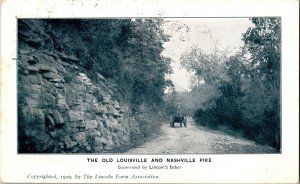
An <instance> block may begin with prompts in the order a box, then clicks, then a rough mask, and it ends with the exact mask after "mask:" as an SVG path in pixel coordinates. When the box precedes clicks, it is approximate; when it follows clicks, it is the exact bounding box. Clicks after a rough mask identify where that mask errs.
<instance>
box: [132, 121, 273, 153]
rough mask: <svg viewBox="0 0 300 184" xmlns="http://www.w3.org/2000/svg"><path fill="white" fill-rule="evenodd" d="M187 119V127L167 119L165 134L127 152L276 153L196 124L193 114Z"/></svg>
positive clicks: (268, 148) (271, 149) (267, 148)
mask: <svg viewBox="0 0 300 184" xmlns="http://www.w3.org/2000/svg"><path fill="white" fill-rule="evenodd" d="M187 122H188V123H187V125H188V126H187V128H184V127H182V128H180V127H179V123H176V124H175V127H174V128H171V127H170V125H169V123H167V122H166V123H165V124H164V125H163V127H162V134H161V135H159V136H157V137H156V138H154V139H152V140H151V141H149V142H146V143H145V144H143V145H141V146H139V147H137V148H132V149H130V150H129V151H128V152H126V154H200V153H204V154H206V153H219V154H227V153H233V154H234V153H236V154H238V153H275V150H274V149H273V148H271V147H268V146H262V145H258V144H256V143H255V142H253V141H249V140H245V139H241V138H236V137H233V136H230V135H227V134H225V133H223V132H221V131H215V130H210V129H207V128H204V127H199V126H196V124H195V122H194V121H193V119H192V118H190V117H189V118H188V121H187Z"/></svg>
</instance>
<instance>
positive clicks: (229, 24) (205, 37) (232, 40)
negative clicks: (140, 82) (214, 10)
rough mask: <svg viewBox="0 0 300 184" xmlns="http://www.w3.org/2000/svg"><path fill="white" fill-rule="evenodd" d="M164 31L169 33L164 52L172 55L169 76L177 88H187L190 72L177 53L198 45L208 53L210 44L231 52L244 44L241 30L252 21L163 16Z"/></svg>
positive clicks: (169, 55) (243, 31) (188, 89)
mask: <svg viewBox="0 0 300 184" xmlns="http://www.w3.org/2000/svg"><path fill="white" fill-rule="evenodd" d="M165 21H166V23H165V24H164V31H165V32H166V33H167V34H169V35H170V36H171V38H170V40H169V41H168V42H166V43H165V44H164V47H165V50H164V51H163V55H164V56H167V57H170V58H171V59H172V61H173V62H172V64H171V66H172V68H173V74H171V75H169V76H168V77H169V78H170V79H171V80H172V81H173V83H174V85H175V89H176V90H177V91H185V90H187V91H190V90H191V89H190V85H189V81H190V77H191V76H192V74H191V73H190V72H187V71H186V69H184V68H182V67H181V66H180V57H181V55H182V54H183V53H184V52H186V51H187V50H189V49H191V47H194V46H197V47H199V48H201V49H202V50H204V51H206V52H207V53H211V52H213V48H214V47H217V48H218V49H219V50H222V51H227V52H228V53H230V54H234V53H235V52H236V51H237V50H238V48H239V47H242V46H243V44H244V43H243V41H242V34H243V33H245V32H246V30H247V29H248V28H249V27H252V26H253V23H252V22H251V21H250V20H249V18H180V19H178V18H173V19H165Z"/></svg>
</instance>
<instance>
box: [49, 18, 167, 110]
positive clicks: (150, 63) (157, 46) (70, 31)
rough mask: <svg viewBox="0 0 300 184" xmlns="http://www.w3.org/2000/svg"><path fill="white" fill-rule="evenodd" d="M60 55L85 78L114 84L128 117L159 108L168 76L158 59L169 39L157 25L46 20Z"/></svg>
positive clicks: (158, 21) (136, 21) (144, 21)
mask: <svg viewBox="0 0 300 184" xmlns="http://www.w3.org/2000/svg"><path fill="white" fill-rule="evenodd" d="M45 21H46V22H47V26H48V27H49V30H51V32H52V33H53V32H54V33H55V37H56V38H57V40H61V42H62V43H60V44H59V45H64V50H67V52H69V53H68V54H74V55H75V56H77V57H78V58H79V59H80V63H79V64H80V65H81V66H83V67H84V68H85V69H86V70H87V72H86V73H88V74H89V75H90V77H92V78H93V79H94V80H97V75H96V74H97V73H100V74H101V75H103V76H104V77H106V78H109V79H111V80H113V81H115V82H116V83H117V84H118V89H119V93H118V94H119V98H121V99H122V100H123V101H125V102H127V103H129V104H130V107H132V112H133V113H138V112H139V111H141V109H143V108H144V107H145V106H147V107H150V106H151V107H155V106H160V105H161V103H162V97H163V95H164V89H165V87H166V86H167V85H168V82H167V81H166V80H165V75H166V74H167V73H170V72H171V68H170V59H169V58H165V57H163V56H162V55H161V52H162V50H163V47H162V45H163V43H164V42H166V41H168V36H167V35H166V34H165V33H164V32H163V29H162V28H161V26H162V24H163V20H162V19H50V20H49V19H48V20H45Z"/></svg>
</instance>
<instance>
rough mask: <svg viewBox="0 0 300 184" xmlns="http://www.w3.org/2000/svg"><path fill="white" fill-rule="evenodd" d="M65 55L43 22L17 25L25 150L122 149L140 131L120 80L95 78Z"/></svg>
mask: <svg viewBox="0 0 300 184" xmlns="http://www.w3.org/2000/svg"><path fill="white" fill-rule="evenodd" d="M79 62H80V61H79V59H78V58H77V57H76V56H73V55H68V54H65V52H64V49H63V48H62V46H61V45H59V43H58V42H57V40H56V38H55V36H53V34H52V33H51V32H49V30H47V29H46V28H45V26H44V25H43V23H42V22H38V21H30V20H22V21H20V20H19V24H18V132H19V137H18V146H19V152H20V153H28V152H55V153H64V152H65V153H85V152H97V153H101V152H117V151H120V150H122V149H124V148H126V147H127V146H129V145H130V142H131V139H132V137H134V136H135V135H137V134H139V128H138V124H137V122H136V121H135V120H134V118H131V117H129V116H128V106H127V105H126V104H124V103H122V102H121V101H119V100H118V98H117V96H116V85H115V84H114V83H113V82H112V81H109V80H107V79H105V78H104V77H103V76H102V75H101V74H100V73H98V74H96V76H97V78H96V79H93V80H92V79H91V78H89V77H88V74H87V72H85V70H84V69H83V68H81V67H80V66H79V65H78V64H77V63H79Z"/></svg>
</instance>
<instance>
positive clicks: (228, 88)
mask: <svg viewBox="0 0 300 184" xmlns="http://www.w3.org/2000/svg"><path fill="white" fill-rule="evenodd" d="M17 34H18V35H17V41H18V42H17V44H18V47H17V52H18V57H17V61H18V63H17V68H18V73H17V75H18V89H17V90H18V153H20V154H21V153H56V154H59V153H64V154H71V153H122V154H137V155H138V154H150V155H151V154H210V153H213V154H231V153H234V154H244V153H280V150H281V111H280V109H281V103H280V102H281V98H280V96H281V95H280V94H281V90H280V89H281V87H280V86H281V85H280V76H281V19H280V17H247V18H238V17H236V18H114V19H111V18H107V19H103V18H102V19H18V20H17Z"/></svg>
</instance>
